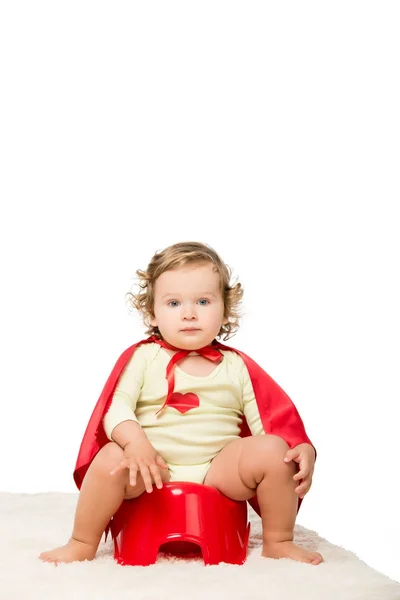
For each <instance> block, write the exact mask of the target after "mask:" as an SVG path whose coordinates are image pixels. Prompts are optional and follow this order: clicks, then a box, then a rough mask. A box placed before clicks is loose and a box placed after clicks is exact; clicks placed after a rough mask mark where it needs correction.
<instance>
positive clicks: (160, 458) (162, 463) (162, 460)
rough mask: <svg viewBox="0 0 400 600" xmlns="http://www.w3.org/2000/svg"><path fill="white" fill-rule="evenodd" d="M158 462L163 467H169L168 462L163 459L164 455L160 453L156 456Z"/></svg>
mask: <svg viewBox="0 0 400 600" xmlns="http://www.w3.org/2000/svg"><path fill="white" fill-rule="evenodd" d="M156 463H157V464H158V465H159V466H160V467H162V468H163V469H169V466H168V465H167V463H166V462H165V460H164V459H163V457H162V456H160V455H158V456H157V458H156Z"/></svg>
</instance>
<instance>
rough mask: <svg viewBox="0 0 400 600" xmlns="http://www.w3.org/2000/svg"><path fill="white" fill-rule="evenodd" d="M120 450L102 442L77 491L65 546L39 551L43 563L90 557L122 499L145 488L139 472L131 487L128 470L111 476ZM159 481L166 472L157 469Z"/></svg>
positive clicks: (163, 477)
mask: <svg viewBox="0 0 400 600" xmlns="http://www.w3.org/2000/svg"><path fill="white" fill-rule="evenodd" d="M123 456H124V453H123V450H122V448H121V447H120V446H118V444H116V443H115V442H110V443H109V444H106V445H105V446H104V447H103V448H102V449H101V450H100V451H99V452H98V454H97V455H96V457H95V458H94V460H93V462H92V464H91V465H90V467H89V469H88V471H87V473H86V476H85V479H84V480H83V483H82V487H81V490H80V494H79V498H78V504H77V507H76V512H75V522H74V527H73V531H72V536H71V538H70V540H69V541H68V543H67V544H65V546H60V547H59V548H54V549H53V550H50V551H48V552H43V553H42V554H41V555H40V556H39V558H40V559H41V560H43V561H45V562H53V563H59V562H73V561H82V560H92V559H93V558H94V557H95V555H96V552H97V548H98V545H99V543H100V540H101V537H102V535H103V533H104V530H105V528H106V527H107V524H108V522H109V521H110V519H111V517H112V516H113V515H114V514H115V513H116V512H117V510H118V508H119V507H120V505H121V503H122V501H123V500H125V499H126V500H127V499H132V498H137V497H138V496H140V495H141V494H143V492H144V491H145V485H144V482H143V479H142V477H141V476H140V473H138V476H137V483H136V485H135V486H134V487H132V486H131V485H130V484H129V470H128V469H124V470H123V471H120V472H119V473H116V474H115V475H110V472H111V470H112V469H113V468H114V467H115V466H117V465H118V464H119V463H120V462H121V460H122V459H123ZM161 477H162V480H163V481H168V480H169V471H168V470H167V469H161Z"/></svg>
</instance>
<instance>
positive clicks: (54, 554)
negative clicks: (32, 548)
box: [39, 538, 97, 565]
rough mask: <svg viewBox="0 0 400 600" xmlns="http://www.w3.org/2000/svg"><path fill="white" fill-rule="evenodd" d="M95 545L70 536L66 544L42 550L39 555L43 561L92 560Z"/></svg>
mask: <svg viewBox="0 0 400 600" xmlns="http://www.w3.org/2000/svg"><path fill="white" fill-rule="evenodd" d="M96 551H97V547H96V546H92V545H90V544H85V543H84V542H79V541H78V540H74V538H71V539H70V540H69V542H68V544H65V546H60V547H59V548H54V549H53V550H49V551H48V552H42V554H41V555H40V556H39V558H40V560H42V561H43V562H51V563H55V564H56V565H57V564H58V563H70V562H74V561H82V560H93V558H94V557H95V556H96Z"/></svg>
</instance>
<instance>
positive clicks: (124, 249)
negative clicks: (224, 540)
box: [0, 0, 400, 580]
mask: <svg viewBox="0 0 400 600" xmlns="http://www.w3.org/2000/svg"><path fill="white" fill-rule="evenodd" d="M397 10H398V9H397V3H396V2H384V3H383V2H367V1H364V2H362V3H361V2H360V3H355V2H349V1H348V0H347V1H346V2H335V3H329V6H327V5H326V3H320V2H318V3H317V2H315V3H309V2H302V3H298V2H290V1H286V2H284V3H279V4H278V3H277V4H276V5H274V6H270V5H269V4H268V3H265V2H251V3H249V2H241V3H238V2H232V1H230V2H226V3H225V2H218V1H212V2H207V1H203V2H201V3H191V2H160V3H158V2H152V3H135V2H118V3H115V2H96V3H94V2H93V3H89V2H85V1H82V0H80V1H79V2H71V1H70V2H64V3H63V2H47V3H45V2H34V3H28V2H26V3H22V2H18V1H13V2H11V1H9V2H4V3H2V8H1V14H0V45H1V48H0V51H1V52H0V55H1V74H0V75H1V85H2V92H1V100H0V102H1V111H0V118H1V136H0V138H1V141H0V144H1V157H0V158H1V170H2V176H1V190H0V191H1V220H0V228H1V231H0V233H1V237H0V244H1V248H0V250H1V271H2V273H1V283H2V286H1V287H2V292H1V314H0V318H1V323H0V326H1V338H0V339H1V341H0V344H1V366H2V369H1V386H2V396H1V407H2V409H1V411H2V418H1V424H2V426H1V436H0V457H1V475H2V476H1V484H0V489H1V490H2V491H8V492H25V493H37V492H46V491H63V492H75V491H76V490H75V487H74V484H73V480H72V471H73V467H74V465H75V460H76V455H77V452H78V449H79V444H80V441H81V438H82V434H83V431H84V429H85V427H86V424H87V420H88V418H89V416H90V414H91V411H92V409H93V406H94V404H95V402H96V400H97V398H98V396H99V394H100V391H101V389H102V387H103V384H104V382H105V379H106V377H107V376H108V374H109V371H110V370H111V368H112V366H113V365H114V362H115V360H116V359H117V357H118V356H119V354H120V353H121V352H122V351H123V350H124V349H125V348H126V347H127V346H129V345H131V344H132V343H133V342H135V341H137V340H138V339H141V338H142V337H143V334H144V329H143V327H141V325H140V321H139V320H138V318H137V317H136V316H132V315H129V313H128V309H127V307H126V305H125V298H124V296H125V293H126V292H127V291H129V289H130V288H131V286H132V284H133V282H134V277H135V271H136V269H138V268H145V267H146V266H147V263H148V261H149V260H150V258H151V256H152V255H153V253H154V252H155V251H156V250H159V249H162V248H164V247H165V246H166V245H169V244H172V243H174V242H177V241H185V240H200V241H203V242H206V243H209V244H211V245H212V246H213V247H214V248H215V249H216V250H217V251H218V252H219V253H220V254H221V256H222V257H223V258H224V260H225V261H226V262H227V263H228V264H229V265H230V266H231V267H232V269H233V271H234V275H235V276H236V277H238V278H239V279H240V281H242V282H243V284H244V287H245V298H244V313H245V314H244V318H243V321H242V328H241V330H240V332H239V333H238V334H237V336H236V337H235V338H233V339H231V340H230V341H229V342H228V343H231V344H232V345H234V346H236V347H237V348H239V349H242V350H244V351H245V352H246V353H247V354H249V355H250V356H252V357H253V358H254V359H255V360H257V361H258V362H259V363H260V364H261V365H262V366H263V367H264V369H265V370H266V371H267V372H268V373H269V374H270V375H271V376H272V377H273V378H274V379H275V380H276V381H277V382H278V383H279V384H280V385H281V386H282V387H283V388H284V389H285V390H286V392H287V393H288V394H289V395H290V396H291V398H292V399H293V401H294V402H295V404H296V406H297V407H298V409H299V411H300V413H301V415H302V417H303V420H304V422H305V424H306V428H307V432H308V433H309V435H310V437H311V438H312V440H313V442H314V443H315V445H316V447H317V449H318V452H319V456H318V460H317V465H316V472H315V477H314V483H313V487H312V489H311V491H310V493H309V494H308V495H307V497H306V499H305V501H304V503H303V506H302V508H301V511H300V513H299V517H298V523H299V524H301V525H303V526H305V527H308V528H310V529H314V530H316V531H318V532H319V534H320V535H321V536H323V537H325V538H326V539H328V540H329V541H331V542H333V543H336V544H339V545H342V546H344V547H345V548H347V549H349V550H352V551H353V552H355V553H356V554H357V555H358V556H359V557H360V558H362V559H363V560H365V561H366V562H367V563H368V564H370V565H371V566H373V567H374V568H376V569H377V570H379V571H381V572H384V573H386V574H387V575H389V576H391V577H392V578H394V579H397V580H399V579H400V570H399V569H400V567H399V565H400V560H399V558H400V552H399V549H398V544H399V542H398V539H399V535H400V525H399V516H398V514H399V513H398V506H399V495H398V490H399V488H398V483H397V481H398V476H399V475H398V468H399V467H398V437H399V436H398V429H399V409H398V406H399V400H400V393H399V391H400V384H399V377H398V375H399V358H400V356H399V354H400V353H399V334H400V326H399V306H400V297H399V296H400V294H399V256H400V244H399V218H398V217H397V216H396V205H397V209H398V204H399V187H400V185H399V164H400V163H399V158H400V151H399V139H400V126H399V106H400V92H399V56H400V47H399V46H400V42H399V35H398V32H399V14H398V12H396V11H397ZM61 542H63V540H60V543H61Z"/></svg>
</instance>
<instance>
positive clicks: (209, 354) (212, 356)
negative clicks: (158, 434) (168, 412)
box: [148, 335, 222, 414]
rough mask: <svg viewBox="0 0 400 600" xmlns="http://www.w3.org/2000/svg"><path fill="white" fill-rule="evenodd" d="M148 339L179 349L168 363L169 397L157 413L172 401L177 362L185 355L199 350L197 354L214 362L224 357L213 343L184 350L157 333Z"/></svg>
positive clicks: (169, 347) (165, 346) (166, 346)
mask: <svg viewBox="0 0 400 600" xmlns="http://www.w3.org/2000/svg"><path fill="white" fill-rule="evenodd" d="M148 341H149V342H154V343H156V344H159V345H160V346H162V348H168V349H169V350H176V351H177V352H176V354H174V355H173V356H172V357H171V360H170V361H169V363H168V365H167V372H166V378H167V380H168V393H167V397H166V399H165V402H164V404H163V405H162V407H161V408H160V410H158V411H157V412H156V414H158V413H159V412H161V411H162V410H163V408H165V406H167V404H168V403H169V402H170V400H171V398H172V395H173V393H174V386H175V377H174V366H175V365H176V363H177V362H179V361H180V360H182V358H185V356H187V355H188V354H190V353H191V352H197V354H200V355H201V356H204V358H207V359H208V360H211V361H213V362H219V361H220V360H221V358H222V354H221V352H220V350H218V349H217V348H215V347H213V346H212V345H210V346H203V347H202V348H196V349H195V350H183V349H182V348H176V347H175V346H171V344H169V343H168V342H166V341H165V340H161V339H160V338H158V337H157V336H156V335H152V336H150V337H149V338H148Z"/></svg>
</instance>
